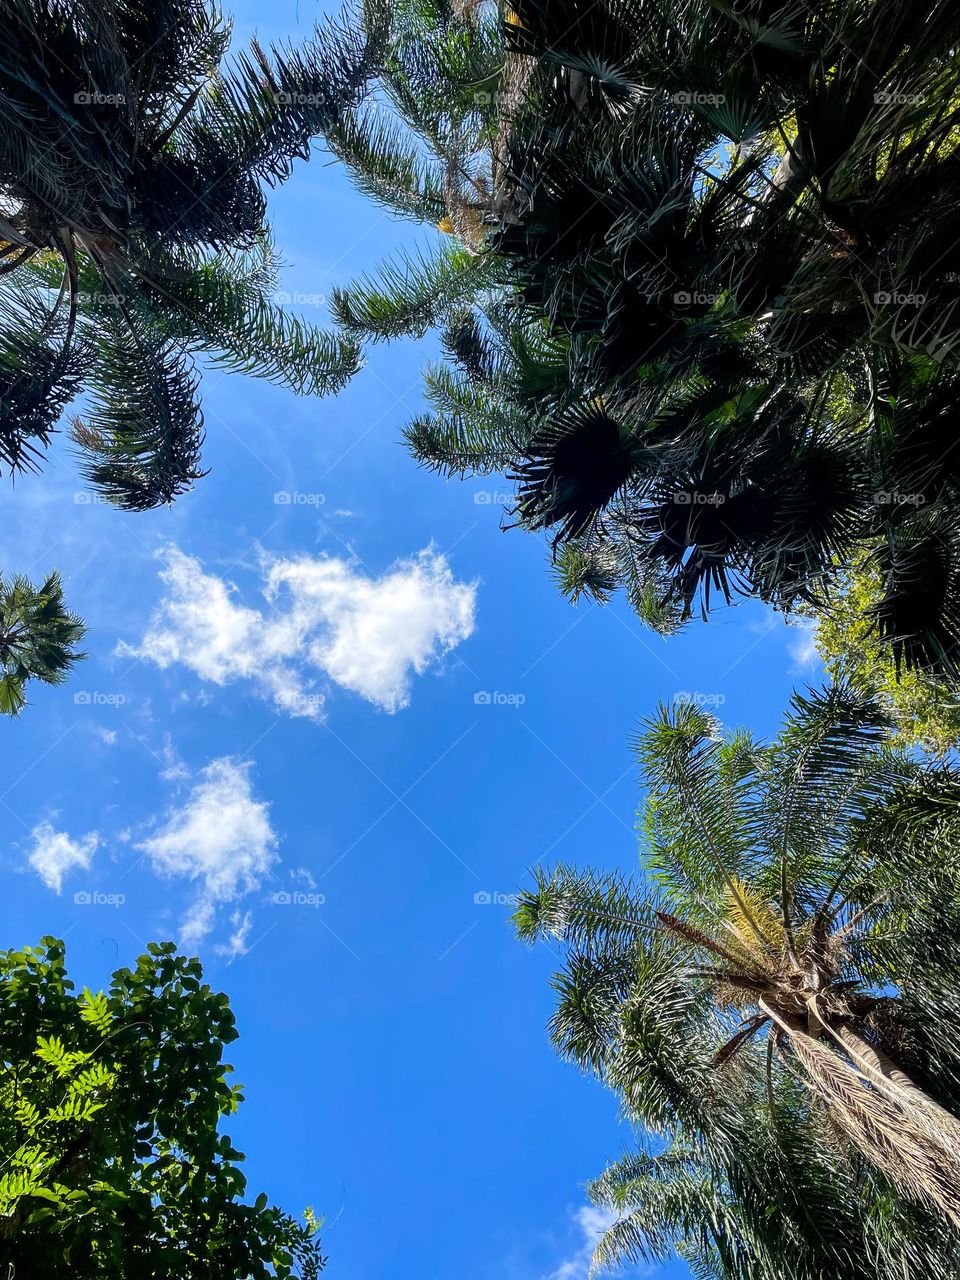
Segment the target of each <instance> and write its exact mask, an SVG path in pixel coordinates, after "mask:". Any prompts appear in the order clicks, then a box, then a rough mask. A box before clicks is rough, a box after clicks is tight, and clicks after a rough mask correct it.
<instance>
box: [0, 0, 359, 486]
mask: <svg viewBox="0 0 960 1280" xmlns="http://www.w3.org/2000/svg"><path fill="white" fill-rule="evenodd" d="M2 13H3V25H4V45H3V51H2V54H0V94H2V97H3V100H4V103H5V107H6V110H5V117H6V127H5V128H4V130H3V132H2V137H0V185H2V187H3V190H4V193H5V207H4V209H3V210H0V462H2V463H4V464H5V465H6V466H7V467H8V468H9V469H10V470H11V471H15V470H17V469H19V468H23V467H36V466H37V465H38V464H39V462H40V460H41V458H42V455H43V452H44V450H45V449H46V446H47V444H48V442H49V437H50V433H51V431H52V430H53V427H54V424H55V423H56V421H57V420H58V418H59V417H60V415H61V414H62V412H63V410H64V408H65V407H66V405H67V404H68V403H69V402H70V401H71V400H72V399H74V398H75V396H76V395H77V394H78V393H79V392H80V391H86V392H87V393H88V394H89V408H88V410H87V413H86V417H85V420H84V421H83V422H81V423H79V424H78V425H77V427H76V428H75V430H74V439H75V441H76V442H77V443H79V445H80V446H81V450H82V451H83V452H84V453H85V454H86V455H87V459H86V464H85V470H86V473H87V475H88V477H89V478H90V479H91V480H92V482H93V483H94V484H95V485H96V486H97V487H98V488H99V489H100V490H101V491H102V492H103V493H105V494H106V496H107V497H108V498H109V499H110V500H111V501H113V502H116V503H117V504H118V505H120V506H122V507H125V508H128V509H142V508H145V507H151V506H155V505H157V504H159V503H164V502H169V501H171V500H172V499H173V498H174V497H175V496H176V495H177V494H179V493H181V492H183V491H184V490H185V489H188V488H190V487H191V485H192V484H193V483H194V481H195V480H196V479H197V478H198V476H200V475H201V474H202V472H201V470H200V468H199V453H200V445H201V442H202V438H203V431H202V416H201V413H200V407H199V403H198V400H197V396H196V387H197V374H196V370H195V367H194V361H195V360H196V358H197V357H201V358H203V359H209V360H212V361H213V362H214V363H218V364H221V365H223V366H225V367H227V368H231V369H239V370H242V371H244V372H247V373H251V374H255V375H257V376H260V377H266V378H269V379H271V380H273V381H276V382H279V383H281V384H283V385H285V386H287V387H289V388H290V389H291V390H293V391H295V392H297V393H298V394H300V393H311V394H316V393H320V394H322V393H326V392H330V391H336V390H338V389H339V388H340V387H341V386H343V385H344V383H345V382H346V381H347V380H348V379H349V378H350V377H351V375H352V374H353V373H354V372H355V371H356V369H357V368H358V367H359V353H358V350H357V347H356V344H355V343H354V342H352V341H350V340H348V339H345V338H343V337H340V336H333V335H330V334H326V333H323V332H320V331H318V330H316V329H314V327H313V326H311V325H308V324H307V323H305V322H304V321H303V320H301V319H299V318H298V317H295V316H292V315H288V314H287V313H286V312H285V311H284V310H283V309H282V307H280V306H278V305H277V304H276V301H275V295H276V294H277V284H278V270H279V265H280V264H279V263H278V262H277V260H276V259H275V257H274V254H273V252H272V249H271V246H270V241H269V228H268V226H267V222H266V201H265V194H264V188H265V187H266V186H267V185H272V184H275V183H278V182H281V181H283V180H284V179H285V178H287V177H288V176H289V174H290V172H291V170H292V167H293V164H294V161H295V160H296V159H297V158H298V157H299V158H302V159H306V158H307V157H308V156H309V154H310V147H311V141H312V139H313V138H314V137H315V136H316V135H317V134H318V133H319V132H320V131H321V130H322V129H323V128H325V127H330V128H332V127H333V126H334V125H335V124H336V122H337V120H338V119H339V117H340V115H341V114H342V112H343V111H344V110H345V108H346V107H347V106H348V105H349V104H351V103H353V102H355V101H356V100H357V99H358V97H359V95H360V93H361V91H362V88H363V86H364V84H365V83H366V81H367V79H368V78H369V77H370V75H371V74H372V73H373V72H374V71H375V70H376V68H377V67H378V66H379V63H380V58H381V56H382V48H381V46H382V33H379V27H378V23H379V24H381V25H382V19H381V18H380V17H378V12H377V7H376V0H371V3H370V4H368V6H367V10H366V13H367V19H368V34H367V35H366V36H364V37H357V38H355V37H354V36H352V35H351V34H350V33H349V32H348V31H347V30H346V29H345V27H344V24H343V22H342V21H341V20H332V21H327V22H326V23H325V24H324V25H323V26H321V27H319V28H318V29H317V31H316V33H315V35H314V38H313V39H312V40H310V41H309V42H307V43H305V44H304V45H303V46H302V47H301V48H299V49H271V50H270V51H269V53H268V52H265V51H264V50H263V49H262V48H261V47H260V46H259V45H258V44H257V43H256V42H254V43H253V44H252V45H251V46H250V48H249V50H247V51H246V52H243V53H241V54H240V55H239V56H237V57H235V58H234V59H233V60H232V61H229V62H227V61H225V54H226V51H227V46H228V43H229V34H230V28H229V24H228V23H227V22H226V21H225V20H224V18H223V16H222V14H221V13H220V11H219V10H218V9H217V7H216V6H215V5H214V4H212V3H211V2H210V0H164V2H163V3H157V2H156V0H134V2H133V3H127V2H126V0H96V3H90V2H88V0H77V2H76V3H74V2H73V0H71V2H70V3H64V0H42V2H41V3H40V4H37V3H34V0H5V2H4V3H3V5H2Z"/></svg>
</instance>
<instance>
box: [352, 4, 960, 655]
mask: <svg viewBox="0 0 960 1280" xmlns="http://www.w3.org/2000/svg"><path fill="white" fill-rule="evenodd" d="M958 39H960V11H958V10H957V8H956V6H955V5H952V4H949V3H946V0H937V2H935V3H934V4H933V5H932V6H931V5H919V4H913V3H906V4H905V3H903V2H902V0H826V2H825V3H818V4H814V5H809V4H805V3H789V2H788V3H786V4H777V5H776V6H771V5H769V4H766V3H764V0H748V2H747V3H745V4H738V5H735V6H728V5H723V4H714V3H711V2H710V0H693V3H687V2H686V0H684V2H683V3H679V2H676V3H674V2H672V0H671V2H668V3H663V4H661V3H657V4H652V3H647V2H646V0H601V3H598V4H594V5H590V6H589V7H585V6H583V5H581V4H579V3H577V0H560V2H559V3H557V2H556V0H551V2H550V3H546V0H518V2H517V3H516V4H512V5H510V6H499V7H496V6H489V5H473V4H468V5H451V4H448V3H444V2H443V0H425V2H424V3H398V4H396V5H395V6H394V25H393V30H392V34H391V41H390V57H389V58H388V59H387V62H386V70H385V73H384V75H383V76H382V77H381V82H380V83H381V87H382V94H381V95H380V97H379V99H378V100H377V101H375V102H373V103H370V102H369V101H368V102H367V103H366V104H365V105H362V106H360V107H359V108H356V109H350V110H348V112H347V113H345V115H344V116H343V117H342V119H341V120H339V121H338V122H337V123H336V125H335V126H334V127H333V128H332V129H330V130H328V140H329V141H330V144H331V146H332V147H333V149H334V150H335V151H336V152H337V154H339V155H341V156H342V157H343V158H344V159H345V160H346V162H347V163H348V164H349V165H350V166H351V167H352V169H353V171H354V172H355V174H356V176H357V181H358V184H359V185H360V187H361V189H363V190H366V191H368V192H369V193H370V194H371V195H373V196H374V197H375V198H377V199H379V200H381V201H382V202H383V203H384V204H385V205H387V206H388V207H390V208H391V209H393V210H395V211H397V212H400V213H402V214H405V215H408V216H412V217H415V218H418V219H420V220H423V221H428V220H429V221H433V222H436V223H437V225H438V226H439V227H440V229H441V230H442V231H445V232H447V233H449V234H450V236H451V241H452V242H451V245H450V247H448V248H443V249H439V250H438V251H437V252H436V253H435V254H434V255H433V256H432V257H431V258H429V259H417V258H409V257H408V258H406V259H403V260H401V261H400V262H397V263H394V264H390V265H388V266H387V267H385V268H384V270H383V271H382V272H381V273H379V274H378V275H374V276H372V277H370V278H368V279H364V280H361V281H359V282H357V283H356V284H355V285H354V286H352V287H351V288H348V289H344V290H341V291H340V292H339V293H338V294H337V296H336V298H335V310H336V312H337V314H338V317H339V319H340V321H341V324H342V325H343V326H344V328H345V329H346V331H347V332H348V333H350V334H355V335H357V336H362V337H365V338H367V339H368V340H374V341H375V340H378V339H384V338H389V337H392V336H393V335H395V334H398V333H420V332H423V331H424V330H425V329H426V328H427V327H429V326H430V325H438V326H440V327H441V329H442V331H443V334H444V342H445V345H446V348H447V353H448V356H449V360H448V361H447V362H445V363H444V364H442V365H441V366H440V367H438V368H434V369H431V370H430V371H429V372H428V374H427V393H428V396H429V398H430V400H431V401H432V406H433V412H432V413H431V414H429V415H427V416H425V417H422V418H420V419H418V420H417V421H415V422H414V423H413V424H412V425H411V426H410V428H409V433H408V436H409V440H410V443H411V446H412V448H413V451H414V453H415V455H416V456H417V457H419V458H420V459H421V460H422V461H423V462H424V463H425V464H427V465H428V466H430V467H433V468H435V469H436V470H438V471H440V472H443V473H446V474H451V473H452V474H463V473H465V472H477V471H479V472H483V471H504V472H505V473H506V474H507V475H508V476H509V477H512V478H513V480H514V481H515V482H516V486H517V500H516V504H515V506H514V508H513V511H512V522H513V523H514V524H515V525H518V526H520V527H522V528H525V529H529V530H541V531H546V532H548V533H549V535H550V538H551V540H552V545H553V551H554V557H555V561H556V564H557V569H558V574H559V577H560V580H561V584H562V585H563V587H564V589H565V590H567V591H568V592H569V593H570V594H572V595H574V596H576V595H578V594H580V593H582V592H587V593H589V594H590V595H592V596H594V597H595V598H597V599H601V600H602V599H605V598H607V597H608V596H609V595H610V593H611V592H613V591H615V590H617V589H619V588H621V587H625V588H626V589H627V591H628V593H629V595H630V597H631V599H632V600H633V602H634V604H635V605H636V607H637V608H638V609H639V611H640V612H641V614H642V615H643V616H644V617H646V618H647V620H648V621H650V622H651V623H652V624H653V625H655V626H657V627H659V628H660V629H661V630H670V629H672V628H673V627H675V626H676V625H677V623H678V621H679V620H681V619H682V618H683V617H686V616H689V615H690V614H691V613H692V612H693V611H694V610H695V609H696V608H697V607H698V606H699V607H700V608H702V609H707V608H709V607H710V605H711V603H712V601H713V600H714V599H715V598H716V597H717V596H719V597H720V598H722V599H726V600H728V601H729V600H732V599H733V598H734V597H735V596H737V595H738V594H741V593H747V594H753V595H756V596H759V597H760V598H762V599H764V600H767V601H769V602H770V603H772V604H773V605H774V606H775V607H777V608H781V609H784V610H789V609H793V608H795V607H796V606H797V605H798V604H799V603H803V602H807V603H811V602H813V603H816V602H817V601H819V600H822V599H823V598H824V596H825V595H827V594H828V593H829V591H830V590H831V586H832V584H833V583H834V581H835V576H836V572H837V566H838V565H839V566H841V567H842V566H844V565H847V564H849V563H850V562H851V560H852V559H853V558H854V556H855V555H856V554H857V553H858V551H859V550H861V549H862V548H863V547H865V546H866V547H869V548H870V551H871V555H872V557H873V563H874V565H875V567H876V571H877V573H878V574H879V577H880V581H881V586H882V589H881V591H880V593H879V595H878V597H877V598H876V600H875V601H873V602H872V604H871V606H870V611H869V617H870V621H871V623H872V624H873V625H874V626H875V628H876V633H877V636H878V640H879V642H880V643H882V644H884V645H886V646H888V647H889V648H890V649H891V651H892V653H893V654H894V657H895V659H896V660H898V661H899V660H903V661H905V662H906V663H907V664H908V665H915V666H919V667H924V668H929V669H940V670H952V669H953V667H954V662H955V645H956V640H957V636H958V635H960V613H958V599H960V595H958V587H960V578H958V576H957V575H958V566H960V526H958V523H957V518H956V512H957V510H958V503H957V490H956V485H957V478H956V468H955V454H956V451H955V450H954V449H953V448H952V442H953V427H952V425H951V424H952V422H953V420H954V417H955V412H956V403H957V397H958V389H960V381H958V376H960V375H958V358H960V342H958V338H960V330H958V322H960V311H958V302H960V291H958V290H960V284H958V281H960V259H958V254H960V249H958V246H957V240H956V235H955V230H954V212H953V211H954V209H955V206H956V202H957V198H958V196H960V185H958V184H960V165H958V150H957V147H958V141H960V131H958V125H960V66H958V63H957V60H956V56H955V50H956V47H957V42H958Z"/></svg>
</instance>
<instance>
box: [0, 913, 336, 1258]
mask: <svg viewBox="0 0 960 1280" xmlns="http://www.w3.org/2000/svg"><path fill="white" fill-rule="evenodd" d="M202 977H203V975H202V970H201V968H200V963H199V961H197V960H192V959H188V958H186V957H185V956H180V955H177V954H176V949H175V947H174V945H173V944H172V943H163V944H155V943H153V944H151V945H150V946H149V947H148V949H147V954H146V955H143V956H141V957H140V959H139V960H138V961H137V965H136V968H135V969H132V970H131V969H119V970H118V971H117V972H116V973H115V974H114V975H113V980H112V982H111V985H110V989H109V991H106V992H102V991H101V992H96V993H94V992H90V991H87V990H84V991H83V992H81V993H80V994H79V995H77V994H76V993H75V991H74V988H73V983H72V982H70V981H69V979H68V978H67V976H66V970H65V967H64V947H63V944H62V943H61V942H58V941H57V940H56V939H54V938H44V939H43V940H42V943H41V946H40V948H36V949H35V948H27V949H25V950H23V951H6V952H2V953H0V1265H2V1266H3V1269H4V1274H6V1273H7V1272H8V1271H9V1273H10V1275H14V1274H16V1276H17V1277H18V1280H42V1278H43V1277H46V1278H47V1280H59V1278H60V1277H62V1278H63V1280H67V1277H71V1280H73V1278H76V1280H87V1278H89V1280H130V1278H131V1277H133V1276H136V1277H144V1278H145V1280H147V1278H151V1277H154V1278H156V1280H161V1278H162V1280H167V1278H168V1277H171V1276H177V1277H178V1280H179V1278H181V1277H182V1278H183V1280H190V1278H191V1277H195V1278H196V1280H201V1278H202V1280H238V1277H240V1276H243V1277H249V1278H250V1280H255V1278H261V1280H267V1277H277V1278H278V1280H283V1278H284V1277H299V1278H300V1280H312V1278H313V1277H316V1276H317V1274H318V1273H319V1271H320V1269H321V1268H322V1266H323V1259H322V1257H321V1255H320V1251H319V1246H318V1244H317V1241H316V1239H315V1235H316V1228H317V1223H316V1221H315V1219H314V1218H313V1215H312V1214H310V1213H308V1214H307V1215H306V1217H305V1220H304V1222H303V1223H298V1222H296V1221H295V1220H294V1219H293V1218H291V1217H290V1216H289V1215H288V1214H286V1213H284V1212H282V1211H281V1210H280V1209H277V1208H275V1207H273V1206H271V1205H270V1204H269V1203H268V1200H267V1197H266V1196H265V1195H260V1196H258V1197H257V1199H256V1201H255V1202H254V1203H252V1204H250V1203H247V1202H246V1201H244V1199H243V1195H244V1191H245V1186H246V1181H245V1178H244V1176H243V1174H242V1173H241V1171H240V1168H239V1164H240V1162H241V1161H242V1160H243V1156H242V1155H241V1153H240V1152H238V1151H236V1150H235V1149H234V1147H233V1145H232V1143H231V1142H230V1139H229V1138H228V1137H227V1136H226V1135H225V1134H223V1133H221V1132H220V1123H221V1121H222V1119H223V1118H224V1117H226V1116H229V1115H232V1114H233V1113H234V1112H235V1111H236V1109H237V1107H238V1105H239V1104H240V1102H241V1101H242V1100H243V1095H242V1092H241V1089H240V1086H239V1085H235V1084H230V1083H228V1077H229V1074H230V1071H231V1068H230V1067H229V1066H228V1065H227V1064H226V1063H224V1062H223V1049H224V1046H225V1045H227V1044H229V1043H230V1042H231V1041H233V1040H235V1039H236V1038H237V1031H236V1028H235V1025H234V1019H233V1015H232V1013H231V1012H230V1008H229V1004H228V1002H227V997H226V996H225V995H221V994H218V993H216V992H214V991H213V990H211V988H210V987H209V986H207V985H206V984H205V983H203V981H202Z"/></svg>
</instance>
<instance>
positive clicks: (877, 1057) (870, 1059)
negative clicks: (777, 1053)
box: [759, 1000, 960, 1228]
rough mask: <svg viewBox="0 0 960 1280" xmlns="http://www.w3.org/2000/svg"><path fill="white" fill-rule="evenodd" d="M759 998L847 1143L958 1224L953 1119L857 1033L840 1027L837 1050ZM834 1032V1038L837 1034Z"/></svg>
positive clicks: (958, 1147) (957, 1132) (958, 1156)
mask: <svg viewBox="0 0 960 1280" xmlns="http://www.w3.org/2000/svg"><path fill="white" fill-rule="evenodd" d="M759 1004H760V1007H761V1009H762V1010H763V1011H764V1013H767V1014H768V1015H769V1016H770V1017H771V1018H772V1020H773V1021H774V1022H775V1023H776V1025H777V1026H778V1027H779V1028H780V1029H781V1030H782V1031H783V1032H784V1036H785V1038H786V1039H787V1040H788V1041H789V1044H790V1047H791V1048H792V1050H793V1054H794V1057H795V1058H796V1060H797V1062H798V1063H799V1064H800V1066H801V1067H802V1068H803V1074H804V1077H805V1080H806V1083H807V1085H808V1087H809V1088H810V1089H811V1091H812V1092H813V1093H814V1094H815V1095H816V1096H817V1097H818V1098H819V1099H820V1100H821V1102H822V1103H823V1104H824V1105H825V1106H826V1107H827V1108H828V1109H829V1112H830V1115H831V1116H832V1118H833V1119H834V1121H835V1122H836V1123H837V1125H838V1126H839V1128H840V1129H841V1131H842V1132H843V1133H844V1134H845V1135H846V1137H847V1139H848V1141H849V1142H850V1143H851V1145H852V1146H854V1147H855V1148H856V1149H857V1150H858V1151H859V1152H860V1153H861V1155H863V1156H864V1158H865V1159H867V1160H868V1161H869V1162H870V1163H871V1164H872V1165H873V1166H874V1167H875V1168H876V1169H878V1170H879V1171H880V1172H881V1173H883V1174H884V1175H885V1176H886V1177H887V1178H889V1180H890V1181H891V1182H892V1183H894V1185H895V1186H897V1187H899V1188H900V1190H901V1191H903V1192H904V1193H905V1194H906V1195H908V1196H910V1197H911V1198H912V1199H914V1200H917V1201H919V1202H920V1203H925V1204H929V1205H932V1206H933V1207H934V1208H935V1209H936V1210H937V1211H938V1212H940V1213H942V1214H943V1215H944V1217H946V1218H947V1219H948V1220H949V1221H950V1222H951V1223H953V1225H954V1226H955V1227H957V1228H960V1121H958V1120H957V1119H956V1117H954V1116H952V1115H951V1114H950V1113H949V1112H948V1111H945V1110H944V1109H943V1108H942V1107H940V1106H939V1105H938V1104H937V1103H935V1102H934V1101H933V1099H932V1098H929V1097H928V1096H927V1094H926V1093H924V1091H923V1090H922V1089H919V1088H918V1087H917V1086H916V1085H915V1084H914V1083H913V1081H912V1080H910V1078H909V1077H908V1076H907V1075H906V1074H905V1073H904V1072H902V1071H900V1070H899V1068H898V1067H896V1065H895V1064H894V1063H893V1062H891V1061H890V1059H888V1058H887V1057H886V1055H884V1054H882V1053H880V1052H878V1050H876V1049H875V1048H874V1047H873V1045H871V1044H869V1042H868V1041H866V1040H865V1039H864V1038H863V1037H862V1036H860V1035H859V1034H858V1033H857V1032H854V1031H849V1029H848V1028H843V1031H844V1032H847V1031H848V1032H849V1038H848V1039H847V1038H844V1039H842V1040H841V1043H842V1045H843V1047H844V1050H845V1054H846V1055H847V1056H841V1054H839V1053H837V1052H835V1051H834V1050H833V1049H831V1048H828V1047H827V1045H826V1044H824V1042H823V1039H822V1038H820V1037H819V1036H816V1035H811V1034H810V1032H809V1031H808V1030H807V1029H806V1027H805V1026H804V1025H803V1023H802V1022H801V1021H800V1019H790V1020H787V1019H785V1018H784V1017H783V1016H782V1015H781V1014H779V1013H777V1012H776V1011H775V1010H773V1009H771V1008H770V1006H769V1005H767V1003H766V1001H765V1000H760V1002H759ZM833 1034H836V1035H837V1038H838V1039H840V1038H841V1036H842V1035H843V1032H840V1033H833Z"/></svg>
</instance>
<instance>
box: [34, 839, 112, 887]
mask: <svg viewBox="0 0 960 1280" xmlns="http://www.w3.org/2000/svg"><path fill="white" fill-rule="evenodd" d="M30 835H31V839H32V841H33V843H32V845H31V846H30V851H29V853H28V854H27V862H29V864H30V866H31V867H33V869H34V871H36V873H37V875H38V876H39V877H40V879H41V880H42V881H43V883H44V884H45V885H46V886H47V888H49V889H52V890H53V891H54V893H59V892H60V890H61V889H62V888H63V880H64V877H65V876H66V875H67V873H68V872H70V871H73V870H75V869H79V870H83V871H88V870H89V869H90V865H91V863H92V862H93V855H94V854H95V853H96V851H97V849H98V848H99V845H100V836H99V835H98V834H97V832H96V831H91V832H89V833H88V834H87V835H85V836H79V837H77V838H76V839H74V837H72V836H70V835H68V834H67V833H66V831H57V830H55V829H54V827H53V824H52V823H50V822H40V823H38V824H37V825H36V826H35V827H34V828H33V831H32V832H31V833H30Z"/></svg>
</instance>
